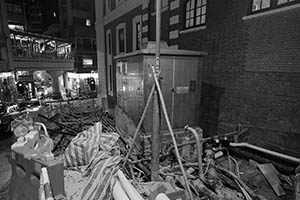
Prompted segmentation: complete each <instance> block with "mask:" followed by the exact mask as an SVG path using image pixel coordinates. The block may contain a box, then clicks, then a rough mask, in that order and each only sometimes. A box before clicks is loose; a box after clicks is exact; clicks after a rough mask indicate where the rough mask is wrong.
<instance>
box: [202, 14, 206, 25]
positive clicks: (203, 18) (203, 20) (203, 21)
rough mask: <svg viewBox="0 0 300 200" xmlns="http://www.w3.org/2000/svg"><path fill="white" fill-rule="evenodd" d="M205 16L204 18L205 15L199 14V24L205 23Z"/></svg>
mask: <svg viewBox="0 0 300 200" xmlns="http://www.w3.org/2000/svg"><path fill="white" fill-rule="evenodd" d="M205 18H206V17H205V15H202V16H201V24H205Z"/></svg>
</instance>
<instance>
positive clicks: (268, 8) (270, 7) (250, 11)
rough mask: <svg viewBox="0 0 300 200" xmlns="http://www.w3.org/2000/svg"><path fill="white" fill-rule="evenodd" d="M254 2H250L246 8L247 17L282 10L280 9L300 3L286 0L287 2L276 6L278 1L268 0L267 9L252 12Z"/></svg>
mask: <svg viewBox="0 0 300 200" xmlns="http://www.w3.org/2000/svg"><path fill="white" fill-rule="evenodd" d="M254 1H255V0H251V1H250V5H249V7H248V15H252V14H256V13H262V12H265V11H269V10H275V9H277V8H282V7H286V6H290V5H293V4H297V3H300V0H287V2H285V3H281V4H278V1H279V0H270V6H269V7H267V8H263V9H258V10H253V3H254ZM260 1H261V2H262V1H263V0H260Z"/></svg>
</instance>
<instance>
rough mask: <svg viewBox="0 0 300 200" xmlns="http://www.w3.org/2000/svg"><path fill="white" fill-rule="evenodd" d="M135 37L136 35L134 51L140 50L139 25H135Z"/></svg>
mask: <svg viewBox="0 0 300 200" xmlns="http://www.w3.org/2000/svg"><path fill="white" fill-rule="evenodd" d="M135 35H136V50H139V49H140V48H141V23H140V22H138V23H136V24H135Z"/></svg>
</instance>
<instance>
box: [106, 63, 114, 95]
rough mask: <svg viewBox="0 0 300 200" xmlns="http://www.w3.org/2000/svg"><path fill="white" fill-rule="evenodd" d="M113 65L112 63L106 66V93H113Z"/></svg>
mask: <svg viewBox="0 0 300 200" xmlns="http://www.w3.org/2000/svg"><path fill="white" fill-rule="evenodd" d="M113 74H114V73H113V67H112V65H109V67H108V76H107V78H108V79H107V89H108V94H109V95H113Z"/></svg>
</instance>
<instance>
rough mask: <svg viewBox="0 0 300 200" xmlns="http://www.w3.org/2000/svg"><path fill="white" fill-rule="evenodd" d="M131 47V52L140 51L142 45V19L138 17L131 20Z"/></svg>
mask: <svg viewBox="0 0 300 200" xmlns="http://www.w3.org/2000/svg"><path fill="white" fill-rule="evenodd" d="M132 34H133V35H132V38H133V39H132V47H133V51H135V50H139V49H141V43H142V18H141V15H138V16H136V17H134V18H133V19H132Z"/></svg>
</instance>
